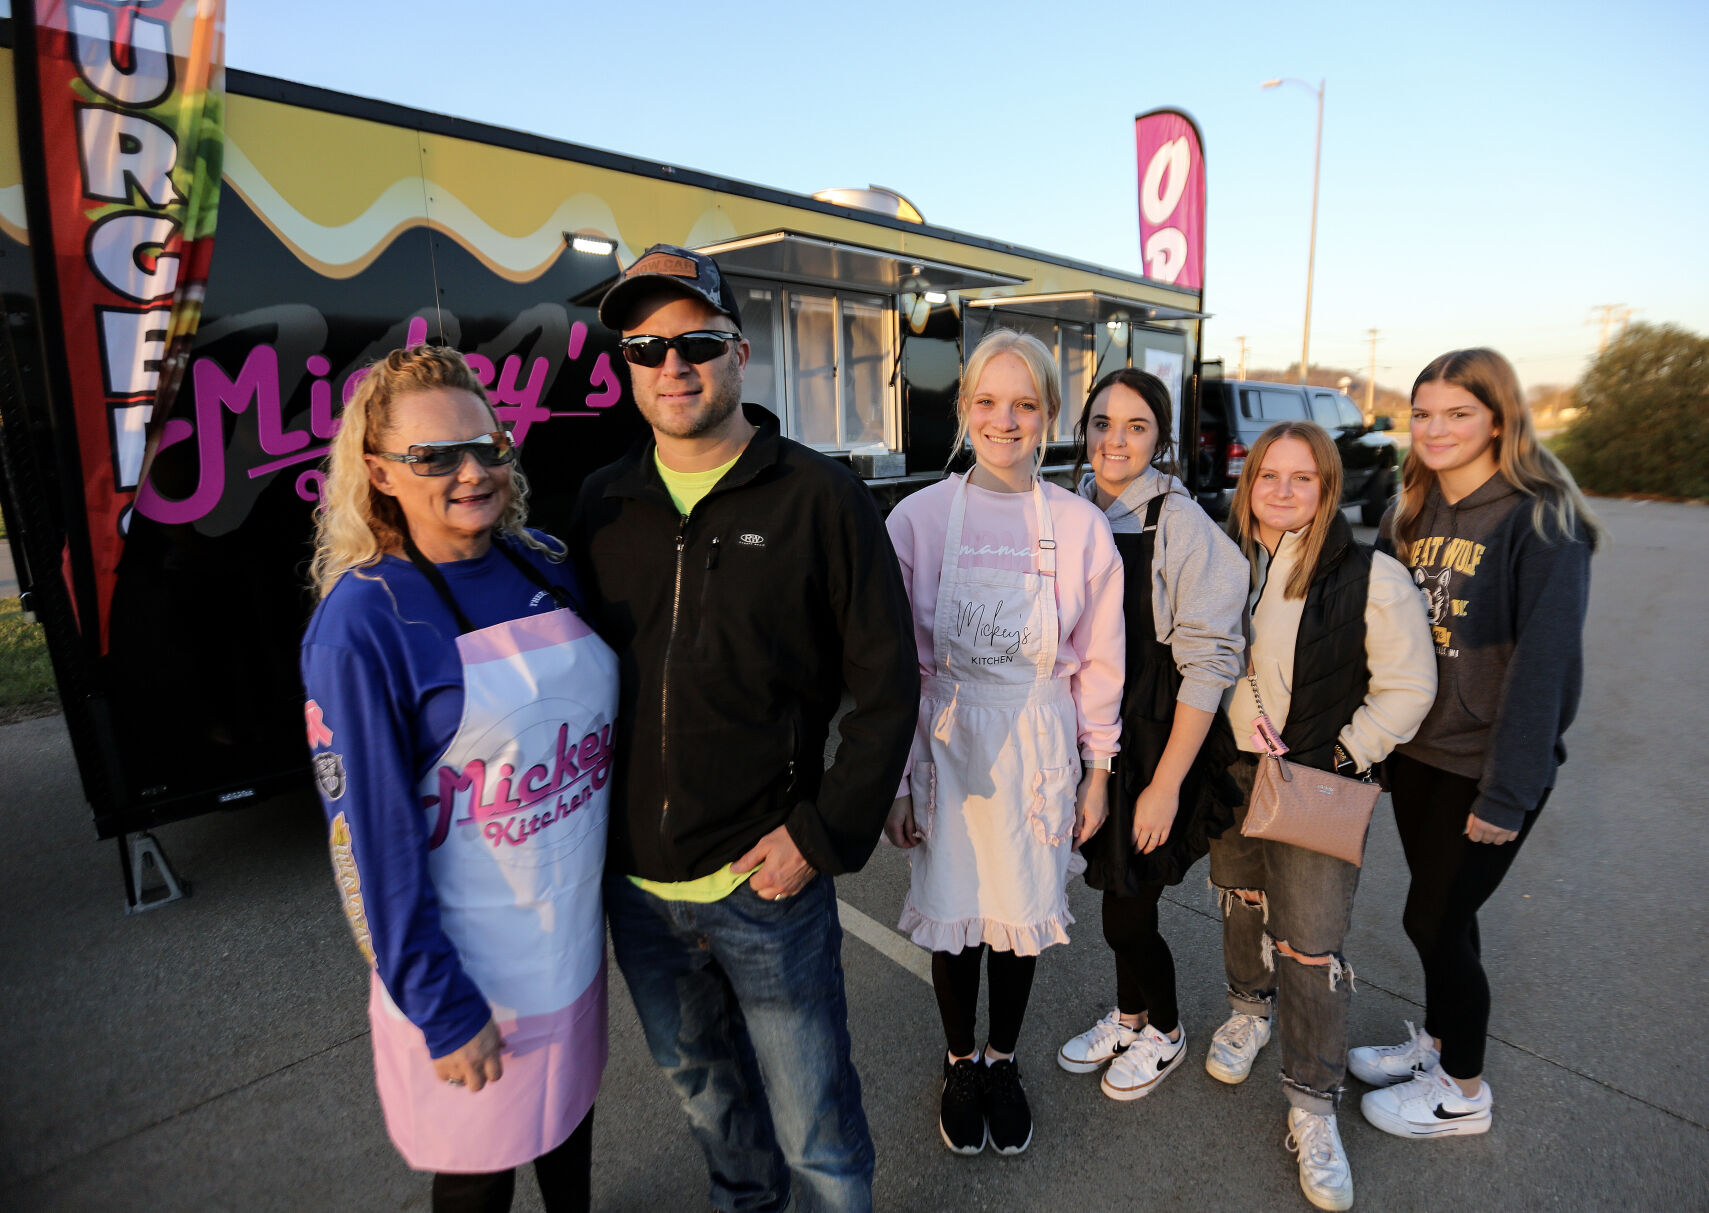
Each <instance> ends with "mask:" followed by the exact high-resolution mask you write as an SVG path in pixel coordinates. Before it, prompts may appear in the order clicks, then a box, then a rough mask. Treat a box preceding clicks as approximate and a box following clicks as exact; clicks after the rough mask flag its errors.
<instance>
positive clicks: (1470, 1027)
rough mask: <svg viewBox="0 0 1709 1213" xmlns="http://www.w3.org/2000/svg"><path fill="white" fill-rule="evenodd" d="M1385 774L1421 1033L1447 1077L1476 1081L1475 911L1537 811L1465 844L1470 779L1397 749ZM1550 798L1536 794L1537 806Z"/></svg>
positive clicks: (1481, 1001)
mask: <svg viewBox="0 0 1709 1213" xmlns="http://www.w3.org/2000/svg"><path fill="white" fill-rule="evenodd" d="M1388 772H1389V791H1390V793H1391V795H1393V797H1394V816H1395V825H1396V826H1397V827H1398V828H1399V830H1400V842H1401V846H1402V847H1403V848H1405V850H1406V866H1407V868H1408V869H1409V870H1410V871H1411V872H1412V887H1411V888H1410V889H1408V890H1407V894H1406V912H1405V914H1404V916H1403V917H1402V919H1401V922H1402V925H1404V926H1405V928H1406V936H1407V938H1408V939H1410V940H1412V946H1413V947H1414V948H1416V949H1417V950H1418V959H1419V960H1420V961H1421V962H1423V965H1424V1030H1425V1031H1426V1032H1428V1033H1430V1035H1432V1036H1434V1037H1436V1038H1437V1039H1438V1040H1440V1041H1441V1042H1442V1068H1443V1069H1444V1070H1446V1071H1447V1072H1448V1074H1449V1076H1450V1077H1453V1078H1461V1079H1465V1078H1476V1077H1478V1076H1479V1075H1481V1074H1482V1073H1483V1069H1484V1041H1485V1038H1486V1036H1487V1034H1488V1032H1489V980H1488V978H1486V977H1485V976H1484V969H1483V962H1482V960H1481V958H1480V951H1479V946H1478V909H1479V907H1480V906H1482V905H1483V903H1484V902H1486V901H1488V900H1489V897H1490V894H1492V893H1494V892H1495V890H1496V887H1497V886H1498V885H1500V884H1501V881H1502V878H1503V877H1505V876H1506V875H1507V869H1508V868H1510V867H1511V866H1513V860H1514V857H1515V856H1517V855H1518V854H1519V848H1520V847H1521V846H1522V845H1523V844H1524V842H1525V838H1526V836H1527V835H1528V834H1530V832H1531V826H1532V825H1533V824H1534V823H1535V822H1536V820H1537V814H1536V812H1534V811H1533V812H1530V813H1527V814H1525V824H1524V825H1522V826H1520V827H1519V837H1518V838H1516V839H1514V840H1513V841H1512V842H1507V843H1500V844H1495V843H1485V842H1473V841H1471V840H1470V839H1469V838H1467V837H1466V815H1467V814H1468V813H1470V812H1471V808H1472V802H1473V801H1475V800H1476V799H1477V796H1478V781H1477V780H1475V779H1470V778H1468V777H1466V776H1464V775H1455V774H1453V773H1451V772H1449V771H1444V770H1441V769H1440V768H1438V767H1433V766H1429V765H1428V764H1426V763H1422V762H1419V761H1417V760H1416V759H1412V758H1408V757H1407V756H1406V755H1404V754H1394V755H1391V756H1390V758H1389V760H1388ZM1548 799H1549V794H1548V792H1544V793H1543V798H1542V800H1540V801H1538V803H1537V808H1538V809H1541V808H1542V807H1543V803H1544V801H1547V800H1548Z"/></svg>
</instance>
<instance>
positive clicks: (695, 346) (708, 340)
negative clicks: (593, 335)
mask: <svg viewBox="0 0 1709 1213" xmlns="http://www.w3.org/2000/svg"><path fill="white" fill-rule="evenodd" d="M741 339H742V336H741V334H740V333H724V332H717V331H714V330H710V329H704V330H701V331H699V332H694V333H684V334H682V336H680V337H652V336H648V335H647V334H645V333H643V334H640V335H637V336H634V337H625V338H623V340H621V341H619V342H618V343H617V345H618V348H619V349H621V350H622V351H623V359H624V361H626V362H632V363H634V364H635V365H636V366H648V367H652V366H663V365H664V364H665V354H666V352H668V351H670V350H675V351H676V352H677V353H679V354H681V355H682V357H683V361H684V362H692V363H693V364H694V365H696V366H699V365H700V364H701V363H702V362H711V361H712V360H713V359H714V358H716V357H718V356H719V355H720V354H722V353H724V352H725V351H726V350H728V349H729V348H730V347H731V345H733V344H734V343H735V342H738V341H740V340H741Z"/></svg>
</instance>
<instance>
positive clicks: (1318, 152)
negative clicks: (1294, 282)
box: [1258, 76, 1327, 383]
mask: <svg viewBox="0 0 1709 1213" xmlns="http://www.w3.org/2000/svg"><path fill="white" fill-rule="evenodd" d="M1283 84H1297V85H1299V86H1300V87H1301V88H1303V89H1305V91H1306V92H1308V93H1314V94H1316V96H1317V139H1316V141H1315V143H1314V144H1313V146H1312V153H1311V244H1310V245H1309V246H1308V247H1307V250H1306V260H1305V330H1304V331H1303V332H1302V333H1301V334H1300V382H1301V383H1310V382H1311V380H1310V378H1309V377H1308V375H1307V372H1308V371H1309V370H1310V368H1311V280H1312V274H1313V271H1314V270H1315V269H1316V268H1317V185H1318V182H1319V180H1320V179H1321V178H1322V169H1323V90H1324V87H1325V85H1326V84H1327V81H1326V80H1319V81H1318V82H1317V87H1316V88H1312V86H1311V85H1309V84H1307V83H1306V82H1305V81H1304V80H1298V79H1295V78H1294V77H1292V76H1287V77H1281V76H1278V77H1277V78H1276V79H1274V80H1266V81H1264V83H1262V84H1260V85H1259V86H1258V87H1259V88H1277V87H1279V86H1281V85H1283Z"/></svg>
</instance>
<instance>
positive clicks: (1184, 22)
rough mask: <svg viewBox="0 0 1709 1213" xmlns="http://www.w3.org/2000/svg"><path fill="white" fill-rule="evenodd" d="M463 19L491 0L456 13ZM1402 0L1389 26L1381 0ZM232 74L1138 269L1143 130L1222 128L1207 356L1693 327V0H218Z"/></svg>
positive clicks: (1402, 378) (1697, 38) (1523, 370)
mask: <svg viewBox="0 0 1709 1213" xmlns="http://www.w3.org/2000/svg"><path fill="white" fill-rule="evenodd" d="M471 13H472V14H474V18H473V20H471V19H470V14H471ZM1391 13H1393V14H1394V15H1390V14H1391ZM226 38H227V42H226V60H227V63H228V64H229V65H230V66H232V67H236V68H243V69H245V70H248V71H254V72H260V73H263V74H266V75H272V76H280V77H284V78H287V79H291V80H298V81H302V82H305V83H310V84H316V85H321V86H324V87H328V88H333V89H338V90H340V91H343V92H350V93H357V94H361V95H365V96H371V97H378V98H382V99H385V100H388V101H396V102H400V103H402V104H405V105H411V106H417V107H420V108H424V109H430V110H435V111H439V112H442V113H448V114H454V115H457V116H460V117H466V118H473V119H477V120H479V121H483V122H491V123H495V124H498V125H502V126H509V127H515V128H519V129H523V130H530V131H536V132H539V133H541V134H545V135H550V136H553V137H556V138H562V139H568V140H573V141H575V142H579V143H584V144H590V145H593V146H596V147H604V148H610V149H613V150H615V151H621V152H625V153H629V154H632V155H638V156H644V157H648V158H653V159H657V160H660V161H664V162H668V163H673V164H679V165H685V166H688V167H692V168H698V169H704V170H707V171H710V172H715V173H719V174H722V175H724V176H728V177H735V178H739V179H743V180H748V181H755V182H759V183H762V184H766V185H772V186H777V187H781V188H784V189H791V190H797V191H801V192H807V193H810V192H812V191H814V190H817V189H822V188H824V187H827V186H833V185H866V184H868V183H869V182H877V183H879V184H882V185H887V186H890V187H892V188H895V189H898V190H900V191H902V192H903V193H905V194H907V195H908V196H909V197H910V198H911V199H912V200H913V201H914V203H915V204H916V205H917V206H918V207H919V208H920V210H921V211H922V212H923V213H924V214H925V216H926V218H927V219H928V220H929V221H930V222H932V223H934V224H938V225H941V226H945V227H950V228H956V229H960V230H962V231H968V232H974V233H977V234H979V235H983V236H989V237H993V238H996V239H1001V240H1010V241H1014V242H1016V243H1019V244H1024V245H1030V246H1032V247H1035V248H1040V249H1045V250H1048V251H1051V252H1056V253H1061V254H1066V255H1069V256H1074V257H1080V258H1084V259H1086V260H1089V261H1094V262H1098V263H1100V264H1104V265H1110V266H1115V267H1118V268H1122V269H1126V270H1131V271H1137V270H1139V268H1140V258H1139V248H1138V232H1137V217H1136V212H1137V206H1136V201H1135V199H1136V185H1135V166H1134V163H1133V137H1132V119H1133V116H1134V114H1136V113H1139V112H1141V111H1143V110H1147V109H1150V108H1153V107H1155V106H1159V105H1176V106H1180V107H1182V108H1185V109H1186V110H1188V111H1189V112H1190V113H1192V114H1193V115H1194V117H1196V118H1197V119H1198V121H1199V124H1200V127H1201V128H1202V129H1203V131H1204V133H1205V144H1206V156H1207V162H1208V165H1207V168H1208V189H1209V202H1208V211H1209V234H1208V239H1207V245H1208V250H1209V251H1208V265H1207V270H1206V296H1205V303H1206V308H1207V310H1209V311H1210V312H1212V313H1214V319H1212V320H1211V321H1210V322H1209V323H1208V324H1207V326H1206V341H1205V346H1206V353H1207V355H1210V356H1215V355H1218V354H1222V355H1225V356H1226V357H1227V359H1228V362H1229V365H1230V373H1232V367H1233V363H1234V360H1235V338H1236V337H1237V336H1241V335H1244V336H1245V337H1246V338H1247V340H1248V342H1249V346H1250V354H1249V361H1250V365H1251V366H1253V367H1260V366H1271V367H1281V366H1284V365H1286V364H1288V363H1290V362H1292V361H1294V360H1295V359H1297V358H1298V356H1299V344H1300V327H1301V319H1302V316H1301V313H1302V311H1303V304H1304V291H1305V267H1306V244H1307V235H1308V227H1309V212H1310V201H1311V152H1312V125H1313V121H1314V116H1315V109H1314V106H1315V102H1314V100H1313V98H1312V96H1311V94H1310V93H1308V92H1307V91H1305V90H1303V89H1299V88H1292V87H1288V88H1281V89H1274V90H1267V91H1266V90H1261V89H1260V88H1259V83H1260V82H1261V81H1263V80H1265V79H1268V78H1270V77H1273V76H1295V77H1301V78H1304V79H1306V80H1309V81H1311V82H1312V83H1313V84H1315V83H1316V81H1317V80H1318V79H1320V78H1325V79H1327V81H1328V88H1327V94H1326V97H1327V103H1326V108H1325V118H1324V136H1323V142H1324V148H1323V183H1322V198H1321V202H1320V207H1319V229H1318V251H1317V275H1316V293H1315V300H1314V311H1313V322H1312V347H1311V348H1312V362H1313V363H1314V364H1317V363H1320V362H1321V363H1328V364H1334V365H1340V366H1344V367H1360V368H1362V367H1364V366H1365V365H1366V364H1367V357H1368V347H1367V344H1366V330H1367V329H1370V328H1373V327H1374V328H1377V329H1379V330H1381V334H1382V336H1381V340H1380V343H1379V345H1378V350H1377V365H1378V371H1377V379H1378V381H1379V382H1380V383H1382V384H1384V385H1385V386H1392V387H1395V388H1398V389H1401V390H1404V389H1405V388H1406V387H1407V386H1408V385H1410V382H1411V380H1412V377H1413V376H1414V375H1415V374H1416V373H1417V371H1418V369H1419V368H1420V367H1422V366H1423V364H1424V363H1425V362H1427V361H1428V360H1429V359H1430V358H1431V357H1433V356H1434V355H1436V354H1438V353H1441V352H1442V351H1443V350H1446V349H1451V348H1455V347H1459V346H1465V345H1474V344H1488V345H1494V346H1496V347H1497V348H1498V349H1501V350H1503V351H1504V352H1505V353H1507V354H1508V356H1509V357H1511V358H1512V359H1513V360H1514V362H1515V363H1516V365H1517V366H1518V368H1519V372H1520V376H1521V378H1522V379H1523V380H1524V381H1525V382H1526V383H1527V384H1528V385H1532V384H1542V383H1548V382H1571V381H1572V380H1573V379H1575V378H1576V377H1577V375H1578V373H1579V372H1580V370H1581V369H1582V367H1583V364H1584V359H1585V357H1586V356H1587V355H1588V354H1591V353H1594V351H1595V348H1596V341H1597V336H1598V330H1597V328H1596V326H1595V325H1594V324H1592V323H1591V309H1592V308H1593V307H1594V306H1595V305H1598V304H1610V303H1612V304H1625V305H1628V306H1630V307H1632V308H1634V309H1636V318H1637V319H1640V320H1646V321H1651V322H1658V323H1659V322H1670V323H1676V324H1681V325H1684V326H1685V327H1687V328H1691V329H1695V330H1697V331H1699V332H1704V331H1709V235H1706V234H1705V224H1704V220H1703V215H1704V213H1705V210H1706V209H1709V207H1706V205H1705V200H1706V198H1709V70H1705V67H1704V63H1705V61H1706V59H1709V5H1705V4H1703V3H1701V0H1697V2H1687V0H1680V2H1677V3H1659V2H1651V3H1643V2H1639V3H1629V4H1625V5H1607V4H1600V5H1591V4H1585V3H1576V2H1571V3H1553V4H1532V3H1512V4H1510V3H1502V2H1500V0H1495V2H1489V0H1486V2H1485V3H1481V4H1461V3H1440V4H1434V5H1409V6H1406V9H1405V11H1404V13H1400V12H1399V11H1398V6H1395V8H1393V9H1391V6H1388V5H1382V4H1372V3H1365V4H1361V5H1352V4H1347V5H1342V4H1284V3H1268V4H1236V3H1214V2H1201V3H1197V4H1174V5H1161V4H1145V5H1117V4H1112V5H1105V6H1081V5H1065V4H1040V3H1036V2H1035V3H1010V2H1007V0H993V2H987V3H979V4H970V3H957V4H934V3H921V2H919V0H914V2H913V3H893V2H891V0H865V2H863V3H860V4H854V5H835V6H831V5H815V4H801V3H790V4H782V3H732V4H727V5H724V6H717V5H713V4H708V3H704V2H702V3H695V4H682V3H675V2H657V3H651V4H647V3H640V4H637V3H630V2H625V0H607V2H606V3H602V4H597V5H596V4H589V3H586V2H584V0H574V2H572V3H564V2H563V0H554V2H544V0H504V2H502V3H486V4H468V3H449V2H445V0H412V2H411V3H408V4H405V3H401V2H393V0H361V2H360V3H358V2H355V0H342V2H339V3H330V2H326V0H298V2H296V3H291V4H256V3H248V2H245V0H234V2H233V3H231V4H230V5H229V6H228V15H227V29H226Z"/></svg>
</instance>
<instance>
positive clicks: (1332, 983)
mask: <svg viewBox="0 0 1709 1213" xmlns="http://www.w3.org/2000/svg"><path fill="white" fill-rule="evenodd" d="M1257 772H1258V768H1257V766H1256V765H1255V764H1253V763H1250V762H1245V761H1237V762H1235V763H1234V765H1233V766H1231V767H1230V768H1229V774H1230V775H1232V776H1233V777H1234V781H1235V782H1236V783H1237V784H1239V786H1240V790H1241V792H1242V794H1243V800H1242V802H1241V805H1240V808H1239V809H1237V810H1236V811H1235V817H1234V825H1233V826H1232V827H1230V828H1229V829H1228V830H1226V831H1225V832H1224V833H1223V836H1222V837H1221V838H1219V839H1214V840H1213V841H1212V842H1211V886H1212V887H1213V888H1214V889H1215V890H1216V893H1217V901H1218V902H1219V903H1220V904H1221V907H1222V959H1223V968H1224V970H1225V971H1226V972H1227V975H1228V1003H1229V1006H1231V1007H1233V1008H1234V1010H1236V1011H1238V1012H1240V1013H1242V1014H1245V1015H1270V1014H1272V1013H1273V1012H1274V1013H1276V1020H1275V1029H1276V1034H1277V1035H1278V1036H1279V1037H1280V1038H1281V1043H1282V1086H1283V1089H1284V1090H1285V1091H1286V1093H1287V1096H1288V1102H1289V1103H1290V1104H1292V1105H1293V1106H1294V1107H1296V1108H1303V1109H1304V1110H1305V1111H1307V1112H1315V1113H1318V1114H1319V1115H1323V1114H1327V1113H1330V1112H1333V1111H1335V1109H1336V1107H1337V1106H1338V1105H1339V1104H1340V1102H1341V1086H1342V1080H1343V1079H1344V1078H1345V1077H1346V1075H1347V1006H1348V1003H1349V1001H1350V1000H1351V998H1352V994H1353V967H1352V966H1351V965H1349V964H1348V963H1347V958H1346V957H1345V956H1343V955H1342V951H1341V949H1342V947H1343V945H1344V944H1345V942H1346V939H1347V925H1348V923H1349V922H1350V921H1351V920H1352V917H1353V894H1354V892H1355V891H1357V889H1358V887H1359V869H1358V868H1357V867H1355V866H1354V865H1353V864H1350V863H1347V862H1346V861H1344V860H1340V859H1336V858H1334V857H1333V856H1329V855H1323V854H1319V853H1318V852H1316V851H1308V850H1306V849H1305V848H1304V847H1296V846H1290V845H1289V844H1287V843H1285V842H1270V841H1268V840H1266V839H1262V838H1248V837H1246V836H1245V835H1244V834H1242V833H1241V832H1240V827H1241V825H1242V824H1244V823H1245V821H1246V808H1247V804H1248V803H1250V801H1251V798H1252V780H1253V778H1254V777H1255V776H1256V775H1257ZM1243 893H1244V894H1247V895H1249V896H1250V895H1251V894H1257V904H1253V903H1252V902H1251V901H1250V900H1248V899H1247V897H1242V896H1241V894H1243ZM1290 952H1291V953H1293V954H1294V955H1289V954H1288V953H1290ZM1296 957H1304V958H1305V959H1304V960H1301V959H1296ZM1312 961H1318V962H1319V963H1310V962H1312Z"/></svg>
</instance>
